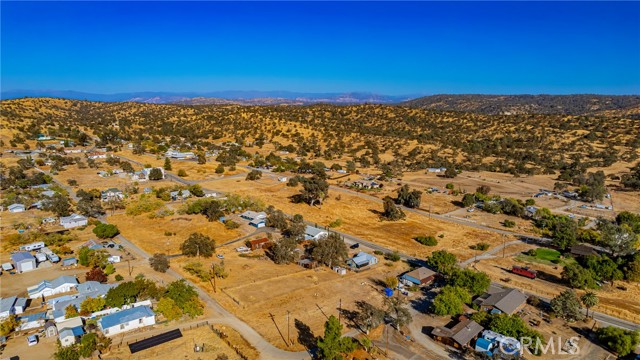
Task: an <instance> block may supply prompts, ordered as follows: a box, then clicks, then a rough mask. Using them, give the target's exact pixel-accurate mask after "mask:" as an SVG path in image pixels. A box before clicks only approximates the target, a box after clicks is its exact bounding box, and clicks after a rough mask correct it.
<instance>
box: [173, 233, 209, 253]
mask: <svg viewBox="0 0 640 360" xmlns="http://www.w3.org/2000/svg"><path fill="white" fill-rule="evenodd" d="M180 250H181V251H182V254H183V255H186V256H203V257H206V258H209V257H211V256H213V253H214V252H215V251H216V243H215V241H213V240H212V239H211V238H210V237H208V236H207V235H204V234H201V233H192V234H191V235H189V237H188V238H187V240H185V241H184V242H183V243H182V245H180Z"/></svg>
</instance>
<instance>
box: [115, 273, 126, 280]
mask: <svg viewBox="0 0 640 360" xmlns="http://www.w3.org/2000/svg"><path fill="white" fill-rule="evenodd" d="M122 280H124V276H122V275H120V274H116V281H122Z"/></svg>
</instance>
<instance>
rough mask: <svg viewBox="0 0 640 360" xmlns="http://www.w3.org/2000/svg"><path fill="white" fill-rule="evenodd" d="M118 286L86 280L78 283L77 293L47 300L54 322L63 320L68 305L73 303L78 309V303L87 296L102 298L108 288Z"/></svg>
mask: <svg viewBox="0 0 640 360" xmlns="http://www.w3.org/2000/svg"><path fill="white" fill-rule="evenodd" d="M116 286H118V284H115V283H114V284H101V283H99V282H97V281H87V282H84V283H82V284H78V286H77V287H76V290H77V291H78V293H77V294H70V295H67V296H60V297H57V298H54V299H51V300H49V301H47V303H48V304H49V305H51V308H52V310H53V319H54V320H55V321H56V322H59V321H63V320H64V319H65V313H66V311H65V309H66V308H67V307H68V306H69V305H73V306H74V307H75V308H76V309H78V310H80V304H82V302H83V301H84V300H86V299H87V298H102V297H105V296H106V295H107V292H109V289H111V288H114V287H116Z"/></svg>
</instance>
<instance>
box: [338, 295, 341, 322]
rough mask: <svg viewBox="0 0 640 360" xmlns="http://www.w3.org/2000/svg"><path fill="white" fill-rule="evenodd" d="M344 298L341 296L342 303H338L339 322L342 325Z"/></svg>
mask: <svg viewBox="0 0 640 360" xmlns="http://www.w3.org/2000/svg"><path fill="white" fill-rule="evenodd" d="M341 318H342V298H340V305H338V324H341V325H342V321H341Z"/></svg>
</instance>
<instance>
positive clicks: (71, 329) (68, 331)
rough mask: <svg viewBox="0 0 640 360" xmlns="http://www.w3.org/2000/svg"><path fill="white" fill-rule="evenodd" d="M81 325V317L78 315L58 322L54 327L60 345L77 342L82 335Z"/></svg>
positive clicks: (69, 344) (64, 345)
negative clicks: (56, 330)
mask: <svg viewBox="0 0 640 360" xmlns="http://www.w3.org/2000/svg"><path fill="white" fill-rule="evenodd" d="M82 325H83V324H82V318H81V317H80V316H76V317H74V318H71V319H68V320H64V321H61V322H59V323H58V324H57V325H56V327H57V329H58V339H60V345H62V346H63V347H66V346H71V345H73V344H75V343H77V342H78V340H80V337H81V336H82V335H84V329H83V328H82Z"/></svg>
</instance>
